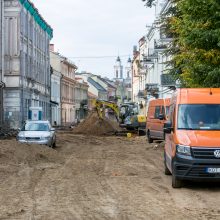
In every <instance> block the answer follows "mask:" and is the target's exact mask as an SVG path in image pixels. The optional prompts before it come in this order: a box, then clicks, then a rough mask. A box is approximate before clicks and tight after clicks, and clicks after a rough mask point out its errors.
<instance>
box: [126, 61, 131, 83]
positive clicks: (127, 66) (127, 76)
mask: <svg viewBox="0 0 220 220" xmlns="http://www.w3.org/2000/svg"><path fill="white" fill-rule="evenodd" d="M131 64H132V63H131V58H130V57H129V58H128V61H127V65H126V67H125V72H126V73H125V74H126V76H125V79H131V69H132V68H131Z"/></svg>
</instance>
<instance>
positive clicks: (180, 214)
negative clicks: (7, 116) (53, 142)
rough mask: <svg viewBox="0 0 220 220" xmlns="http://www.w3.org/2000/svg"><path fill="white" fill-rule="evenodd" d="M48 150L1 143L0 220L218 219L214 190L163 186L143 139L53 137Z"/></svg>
mask: <svg viewBox="0 0 220 220" xmlns="http://www.w3.org/2000/svg"><path fill="white" fill-rule="evenodd" d="M57 138H58V143H57V147H56V148H55V149H51V148H48V147H45V146H38V145H25V144H24V145H22V144H19V143H17V142H16V140H14V139H11V140H1V141H0V145H1V149H0V176H1V178H0V192H1V194H0V219H11V220H12V219H13V220H15V219H22V220H26V219H27V220H30V219H31V220H32V219H34V220H38V219H41V220H43V219H45V220H50V219H51V220H52V219H53V220H54V219H66V220H73V219H74V220H81V219H82V220H84V219H85V220H88V219H91V220H94V219H97V220H102V219H117V220H136V219H143V220H145V219H219V218H220V208H219V202H220V186H219V183H215V184H208V183H204V184H201V183H199V184H198V183H186V184H185V186H184V187H183V188H181V189H173V188H172V187H171V176H165V175H164V173H163V146H162V144H159V143H153V144H147V142H146V138H145V137H138V136H132V137H131V138H127V137H117V136H88V135H86V136H85V135H78V134H77V135H76V134H74V133H73V132H72V131H59V132H58V134H57Z"/></svg>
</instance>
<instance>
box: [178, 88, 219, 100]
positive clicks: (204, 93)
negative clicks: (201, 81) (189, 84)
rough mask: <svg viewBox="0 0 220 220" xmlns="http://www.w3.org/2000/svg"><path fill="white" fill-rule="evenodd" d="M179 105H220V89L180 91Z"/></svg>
mask: <svg viewBox="0 0 220 220" xmlns="http://www.w3.org/2000/svg"><path fill="white" fill-rule="evenodd" d="M176 95H177V100H178V101H177V102H178V104H220V88H190V89H185V88H183V89H178V90H177V93H176V94H175V95H174V96H176Z"/></svg>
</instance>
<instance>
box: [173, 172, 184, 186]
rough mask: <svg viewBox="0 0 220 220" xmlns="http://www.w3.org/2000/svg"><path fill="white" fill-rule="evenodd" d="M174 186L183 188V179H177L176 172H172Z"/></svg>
mask: <svg viewBox="0 0 220 220" xmlns="http://www.w3.org/2000/svg"><path fill="white" fill-rule="evenodd" d="M172 187H173V188H181V187H182V180H179V179H177V178H176V175H175V174H174V172H173V173H172Z"/></svg>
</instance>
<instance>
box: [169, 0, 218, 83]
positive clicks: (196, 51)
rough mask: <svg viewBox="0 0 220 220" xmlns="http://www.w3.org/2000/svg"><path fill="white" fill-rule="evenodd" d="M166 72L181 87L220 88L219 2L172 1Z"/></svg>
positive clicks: (200, 0)
mask: <svg viewBox="0 0 220 220" xmlns="http://www.w3.org/2000/svg"><path fill="white" fill-rule="evenodd" d="M173 2H174V7H172V10H170V12H169V13H170V15H171V16H167V15H166V17H167V18H166V22H165V25H166V27H167V28H166V31H167V33H172V34H173V41H172V45H171V47H170V48H169V50H168V51H167V53H168V54H169V55H171V57H172V58H171V61H170V62H169V63H168V67H169V68H168V72H169V73H171V74H173V75H174V76H175V78H176V79H179V80H180V82H181V84H182V86H184V87H220V1H219V0H218V1H216V0H173Z"/></svg>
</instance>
